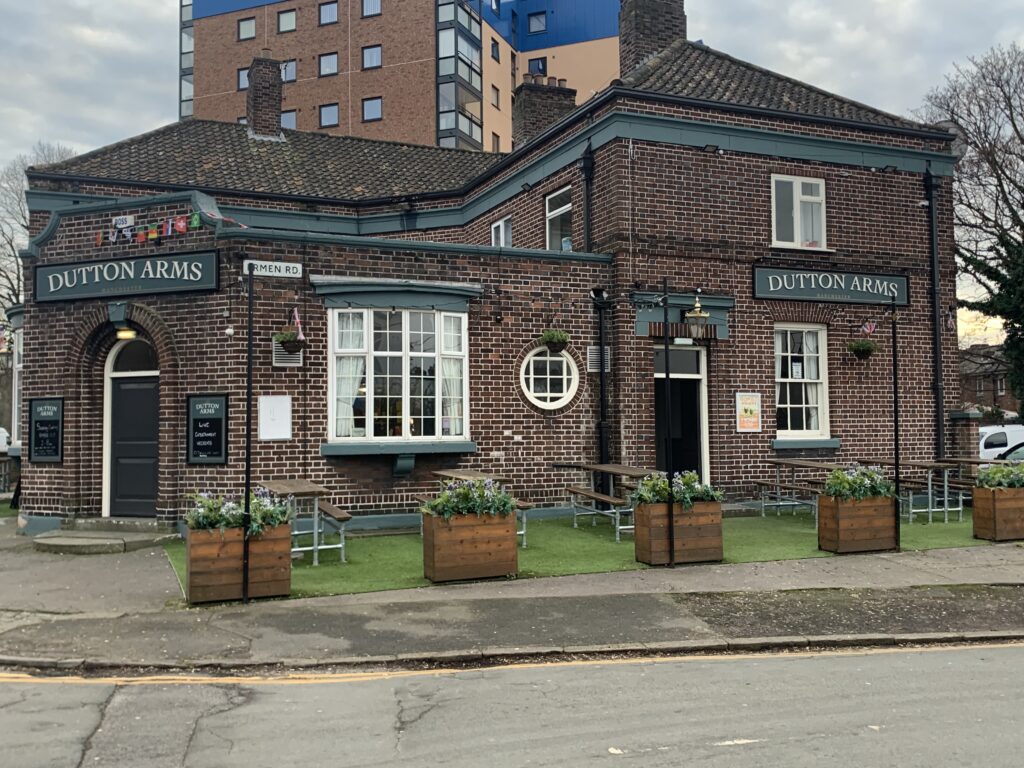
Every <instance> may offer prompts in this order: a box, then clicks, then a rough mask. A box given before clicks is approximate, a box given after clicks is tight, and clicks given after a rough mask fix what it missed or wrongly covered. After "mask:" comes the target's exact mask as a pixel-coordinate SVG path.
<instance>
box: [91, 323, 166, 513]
mask: <svg viewBox="0 0 1024 768" xmlns="http://www.w3.org/2000/svg"><path fill="white" fill-rule="evenodd" d="M159 435H160V365H159V362H158V361H157V356H156V351H155V350H154V349H153V347H152V346H151V345H150V344H149V343H148V342H146V341H143V340H142V339H132V340H131V341H119V342H117V343H116V344H115V345H114V346H113V348H112V349H111V350H110V354H109V355H107V363H106V367H105V374H104V397H103V516H104V517H156V501H157V489H158V477H159V465H160V452H159V443H160V440H159Z"/></svg>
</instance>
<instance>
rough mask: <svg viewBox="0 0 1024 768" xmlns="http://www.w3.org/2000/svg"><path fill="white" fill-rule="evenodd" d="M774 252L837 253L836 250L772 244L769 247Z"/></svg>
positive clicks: (789, 244)
mask: <svg viewBox="0 0 1024 768" xmlns="http://www.w3.org/2000/svg"><path fill="white" fill-rule="evenodd" d="M768 247H769V248H771V249H772V250H773V251H799V252H800V253H836V249H835V248H805V247H804V246H802V245H793V244H791V243H772V244H771V245H769V246H768Z"/></svg>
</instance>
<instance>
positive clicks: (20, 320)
mask: <svg viewBox="0 0 1024 768" xmlns="http://www.w3.org/2000/svg"><path fill="white" fill-rule="evenodd" d="M4 314H6V315H7V322H9V323H10V324H11V329H12V330H15V331H16V330H18V329H19V328H21V326H22V325H23V324H24V322H25V305H24V304H13V305H11V306H9V307H8V308H7V309H6V310H5V312H4Z"/></svg>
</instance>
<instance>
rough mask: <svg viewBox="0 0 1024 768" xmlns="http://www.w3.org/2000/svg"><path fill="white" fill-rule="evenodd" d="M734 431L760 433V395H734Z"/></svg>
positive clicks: (739, 393) (758, 393)
mask: <svg viewBox="0 0 1024 768" xmlns="http://www.w3.org/2000/svg"><path fill="white" fill-rule="evenodd" d="M736 431H737V432H760V431H761V393H760V392H737V393H736Z"/></svg>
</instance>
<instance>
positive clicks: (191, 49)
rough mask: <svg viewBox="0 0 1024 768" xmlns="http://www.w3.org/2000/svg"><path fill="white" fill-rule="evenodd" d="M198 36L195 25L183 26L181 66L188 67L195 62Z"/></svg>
mask: <svg viewBox="0 0 1024 768" xmlns="http://www.w3.org/2000/svg"><path fill="white" fill-rule="evenodd" d="M195 50H196V38H195V27H183V28H182V30H181V68H182V69H188V68H190V67H191V66H192V65H193V64H194V63H195V58H194V55H195Z"/></svg>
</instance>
